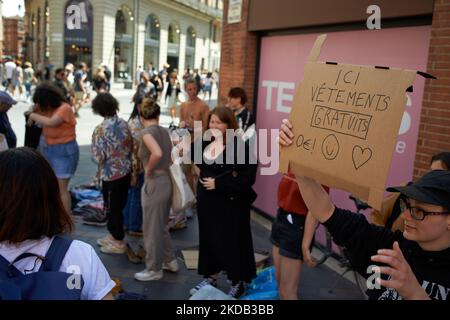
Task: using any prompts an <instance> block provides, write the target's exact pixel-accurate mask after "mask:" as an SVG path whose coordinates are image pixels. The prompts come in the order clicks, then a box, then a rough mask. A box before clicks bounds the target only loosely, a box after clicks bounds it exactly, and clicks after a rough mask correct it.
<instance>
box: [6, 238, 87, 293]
mask: <svg viewBox="0 0 450 320" xmlns="http://www.w3.org/2000/svg"><path fill="white" fill-rule="evenodd" d="M71 243H72V240H70V239H65V238H61V237H58V236H56V237H55V238H54V239H53V241H52V244H51V245H50V248H49V249H48V251H47V253H46V255H45V257H42V256H40V255H37V254H34V253H29V252H25V253H22V254H21V255H19V256H18V257H17V258H16V259H14V261H12V262H11V263H10V262H9V261H8V260H6V259H5V258H4V257H2V256H1V255H0V300H80V297H81V289H82V288H83V285H84V281H83V278H82V276H81V275H75V274H72V273H66V272H61V271H59V268H60V267H61V263H62V261H63V259H64V257H65V255H66V252H67V250H68V249H69V247H70V245H71ZM28 257H36V260H37V259H40V260H42V265H41V267H40V268H39V270H38V271H37V272H32V273H28V274H23V273H21V272H20V271H19V270H17V269H16V267H15V266H14V264H15V263H16V262H18V261H20V260H22V259H25V258H28ZM74 276H77V277H78V276H79V277H80V278H79V280H80V281H79V282H78V283H74V282H73V281H72V278H73V277H74ZM74 284H75V285H74ZM76 284H80V285H78V286H77V285H76ZM74 287H75V288H74Z"/></svg>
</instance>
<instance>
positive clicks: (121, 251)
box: [100, 243, 127, 254]
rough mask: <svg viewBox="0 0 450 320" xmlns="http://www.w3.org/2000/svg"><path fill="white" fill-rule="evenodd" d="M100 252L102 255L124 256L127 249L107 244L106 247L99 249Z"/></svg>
mask: <svg viewBox="0 0 450 320" xmlns="http://www.w3.org/2000/svg"><path fill="white" fill-rule="evenodd" d="M100 251H101V252H103V253H111V254H124V253H125V252H126V251H127V247H126V246H125V245H123V246H118V245H117V244H114V243H108V244H107V245H106V246H102V247H100Z"/></svg>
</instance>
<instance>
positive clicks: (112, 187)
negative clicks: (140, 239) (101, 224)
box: [102, 174, 130, 240]
mask: <svg viewBox="0 0 450 320" xmlns="http://www.w3.org/2000/svg"><path fill="white" fill-rule="evenodd" d="M129 188H130V174H127V175H126V176H125V177H123V178H120V179H117V180H114V181H103V186H102V194H103V201H104V206H105V212H106V216H107V217H108V231H109V233H111V235H112V236H113V237H114V238H115V239H116V240H123V238H125V232H124V230H123V213H122V212H123V209H124V208H125V205H126V203H127V198H128V189H129Z"/></svg>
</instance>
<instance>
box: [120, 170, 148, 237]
mask: <svg viewBox="0 0 450 320" xmlns="http://www.w3.org/2000/svg"><path fill="white" fill-rule="evenodd" d="M143 184H144V174H143V173H141V174H140V175H139V177H138V181H137V184H136V186H135V187H131V188H130V189H129V190H128V199H127V204H126V205H125V208H124V209H123V219H124V225H125V227H126V228H127V229H128V230H129V231H142V205H141V189H142V186H143Z"/></svg>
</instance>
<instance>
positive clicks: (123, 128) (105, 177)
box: [91, 92, 133, 254]
mask: <svg viewBox="0 0 450 320" xmlns="http://www.w3.org/2000/svg"><path fill="white" fill-rule="evenodd" d="M92 110H93V112H94V113H95V114H99V115H100V116H102V117H103V118H104V120H103V122H102V123H100V124H99V125H98V126H97V127H96V128H95V130H94V133H93V134H92V145H91V148H92V154H93V159H94V161H95V162H96V163H97V164H98V166H99V171H100V178H101V180H102V194H103V201H104V206H105V211H106V218H107V219H108V224H107V228H108V231H109V234H108V235H107V236H106V237H105V238H102V239H98V240H97V244H98V245H100V246H101V248H100V251H102V252H103V253H113V254H114V253H116V254H122V253H125V250H126V245H125V243H124V241H123V239H124V237H125V233H124V229H123V214H122V212H123V209H124V208H125V204H126V202H127V197H128V188H129V187H130V179H131V178H130V172H131V153H132V148H133V137H132V136H131V132H130V129H129V128H128V124H127V122H126V121H125V120H123V119H121V118H119V117H118V115H117V112H118V111H119V103H118V102H117V100H116V99H115V98H114V97H113V96H112V95H111V94H109V93H106V92H103V93H99V94H98V95H97V96H96V97H95V99H94V100H93V101H92Z"/></svg>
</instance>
